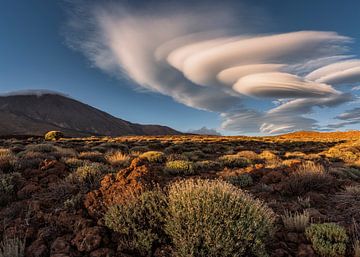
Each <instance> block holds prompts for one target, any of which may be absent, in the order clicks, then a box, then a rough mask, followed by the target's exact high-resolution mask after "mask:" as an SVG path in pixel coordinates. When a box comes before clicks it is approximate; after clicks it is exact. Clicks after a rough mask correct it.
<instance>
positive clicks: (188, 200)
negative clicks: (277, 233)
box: [166, 179, 274, 257]
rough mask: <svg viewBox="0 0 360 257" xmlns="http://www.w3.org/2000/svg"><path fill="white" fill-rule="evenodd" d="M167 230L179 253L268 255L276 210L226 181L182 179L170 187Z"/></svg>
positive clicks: (191, 254) (186, 254)
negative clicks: (267, 245) (268, 245)
mask: <svg viewBox="0 0 360 257" xmlns="http://www.w3.org/2000/svg"><path fill="white" fill-rule="evenodd" d="M168 205H169V217H168V218H167V220H166V231H167V233H168V235H169V236H170V238H171V239H172V242H173V244H174V246H175V251H176V255H177V256H184V257H185V256H209V257H211V256H214V257H215V256H219V257H221V256H249V254H254V255H256V256H267V253H266V251H265V242H266V241H267V240H268V239H269V237H270V235H271V232H272V229H273V222H274V213H273V212H272V211H271V210H270V209H269V208H268V207H266V205H264V203H262V202H260V201H258V200H254V199H253V198H252V197H251V196H250V195H249V194H247V193H245V192H243V191H242V190H240V189H238V188H236V187H234V186H232V185H231V184H229V183H226V182H224V181H217V180H215V181H211V180H200V179H198V180H193V179H189V180H182V181H178V182H175V183H173V184H171V185H170V187H169V200H168Z"/></svg>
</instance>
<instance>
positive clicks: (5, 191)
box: [0, 173, 21, 206]
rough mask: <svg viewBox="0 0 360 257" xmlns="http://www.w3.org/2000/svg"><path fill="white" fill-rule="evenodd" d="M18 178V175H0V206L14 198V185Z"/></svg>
mask: <svg viewBox="0 0 360 257" xmlns="http://www.w3.org/2000/svg"><path fill="white" fill-rule="evenodd" d="M20 178H21V174H20V173H9V174H0V206H4V205H6V204H8V203H9V201H11V200H12V199H13V198H14V196H15V188H16V184H17V182H18V181H19V179H20Z"/></svg>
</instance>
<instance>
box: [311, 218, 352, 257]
mask: <svg viewBox="0 0 360 257" xmlns="http://www.w3.org/2000/svg"><path fill="white" fill-rule="evenodd" d="M305 234H306V236H307V238H308V239H309V240H310V241H311V243H312V246H313V248H314V250H315V251H316V253H318V254H319V255H320V256H324V257H325V256H326V257H340V256H344V255H345V251H346V242H347V240H348V236H347V235H346V230H345V228H343V227H341V226H339V225H337V224H335V223H323V224H312V225H311V226H310V227H308V228H307V229H306V230H305Z"/></svg>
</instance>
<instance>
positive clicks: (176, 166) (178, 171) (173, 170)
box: [165, 160, 194, 175]
mask: <svg viewBox="0 0 360 257" xmlns="http://www.w3.org/2000/svg"><path fill="white" fill-rule="evenodd" d="M165 172H167V173H169V174H173V175H191V174H193V173H194V167H193V162H190V161H182V160H178V161H168V162H166V165H165Z"/></svg>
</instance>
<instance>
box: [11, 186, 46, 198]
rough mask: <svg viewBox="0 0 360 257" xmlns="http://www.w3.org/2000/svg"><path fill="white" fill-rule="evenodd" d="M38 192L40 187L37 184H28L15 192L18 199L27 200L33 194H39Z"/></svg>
mask: <svg viewBox="0 0 360 257" xmlns="http://www.w3.org/2000/svg"><path fill="white" fill-rule="evenodd" d="M40 190H41V187H40V186H39V185H38V184H37V183H34V182H30V183H28V184H27V185H25V186H24V187H23V188H21V189H20V190H19V191H18V192H17V196H18V198H19V199H28V198H30V197H31V195H32V194H33V193H36V192H39V191H40Z"/></svg>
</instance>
